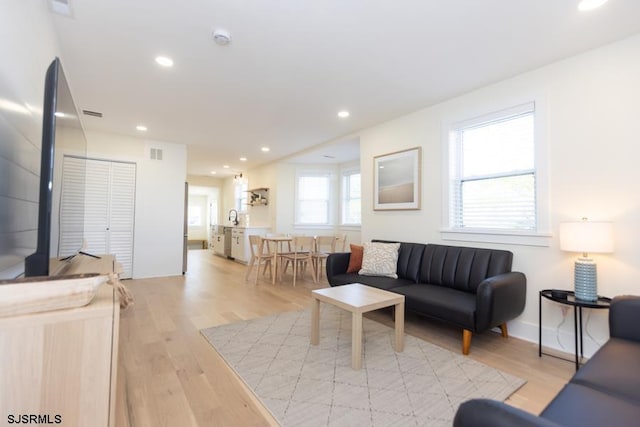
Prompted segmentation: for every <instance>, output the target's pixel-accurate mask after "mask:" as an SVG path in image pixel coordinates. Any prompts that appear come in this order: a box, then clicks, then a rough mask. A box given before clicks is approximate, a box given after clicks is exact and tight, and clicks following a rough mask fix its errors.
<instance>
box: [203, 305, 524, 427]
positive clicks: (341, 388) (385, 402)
mask: <svg viewBox="0 0 640 427" xmlns="http://www.w3.org/2000/svg"><path fill="white" fill-rule="evenodd" d="M310 331H311V312H310V310H305V311H296V312H288V313H281V314H278V315H275V316H270V317H264V318H260V319H255V320H248V321H242V322H237V323H232V324H228V325H222V326H217V327H213V328H208V329H203V330H202V331H201V332H202V334H203V335H204V336H205V337H206V339H207V340H208V341H209V342H210V343H211V345H212V346H213V347H214V348H215V349H216V350H217V351H218V352H219V353H220V354H221V355H222V357H224V359H225V360H226V361H227V363H229V365H230V366H231V367H232V368H233V369H234V370H235V371H236V372H237V373H238V375H239V376H240V377H241V378H242V379H243V380H244V381H245V383H246V384H247V385H248V386H249V387H250V388H251V389H252V390H253V391H254V392H255V394H256V395H257V396H258V397H259V398H260V400H261V401H262V402H263V403H264V405H265V406H266V407H267V408H268V409H269V410H270V411H271V413H272V414H273V415H274V416H275V417H276V418H277V419H278V421H279V422H280V423H281V424H282V425H284V426H326V425H329V426H349V427H351V426H369V425H372V426H450V425H451V422H452V420H453V416H454V414H455V411H456V409H457V407H458V405H459V404H460V403H462V402H463V401H465V400H467V399H470V398H474V397H486V398H492V399H498V400H504V399H506V398H507V397H509V396H510V395H511V394H512V393H513V392H514V391H516V390H517V389H518V388H520V387H521V386H522V385H523V384H524V383H525V381H524V380H522V379H519V378H516V377H514V376H511V375H508V374H505V373H504V372H500V371H498V370H496V369H493V368H491V367H488V366H486V365H483V364H482V363H479V362H476V361H474V360H472V359H471V358H469V357H465V356H462V355H461V354H456V353H453V352H451V351H449V350H445V349H443V348H440V347H438V346H436V345H434V344H430V343H428V342H426V341H423V340H421V339H418V338H415V337H413V336H410V335H405V348H404V351H403V352H402V353H396V352H395V351H394V350H393V335H394V332H393V329H392V328H389V327H388V326H385V325H383V324H381V323H378V322H375V321H373V320H370V319H367V318H364V319H363V331H364V332H363V335H364V346H363V354H364V360H363V364H362V366H363V367H362V369H360V370H359V371H354V370H353V369H351V313H347V312H345V311H343V310H340V309H338V308H335V307H333V306H330V305H326V304H322V311H321V317H320V344H319V345H318V346H312V345H311V344H310V343H309V337H310Z"/></svg>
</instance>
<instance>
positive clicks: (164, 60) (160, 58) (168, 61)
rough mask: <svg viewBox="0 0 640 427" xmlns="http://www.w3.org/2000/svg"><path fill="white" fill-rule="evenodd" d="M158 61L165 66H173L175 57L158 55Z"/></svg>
mask: <svg viewBox="0 0 640 427" xmlns="http://www.w3.org/2000/svg"><path fill="white" fill-rule="evenodd" d="M156 62H157V63H158V64H160V65H162V66H163V67H173V59H171V58H169V57H166V56H157V57H156Z"/></svg>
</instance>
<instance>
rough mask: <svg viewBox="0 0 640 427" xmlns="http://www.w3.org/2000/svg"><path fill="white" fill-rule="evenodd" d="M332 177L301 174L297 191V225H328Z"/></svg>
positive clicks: (311, 173) (318, 173) (309, 173)
mask: <svg viewBox="0 0 640 427" xmlns="http://www.w3.org/2000/svg"><path fill="white" fill-rule="evenodd" d="M330 184H331V175H330V174H329V173H324V172H299V173H298V180H297V190H296V223H297V224H308V225H328V224H329V205H330Z"/></svg>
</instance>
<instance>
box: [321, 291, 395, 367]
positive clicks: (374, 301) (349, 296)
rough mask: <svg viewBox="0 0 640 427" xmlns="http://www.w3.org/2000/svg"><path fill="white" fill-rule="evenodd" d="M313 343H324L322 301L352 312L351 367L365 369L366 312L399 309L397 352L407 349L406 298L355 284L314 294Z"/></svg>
mask: <svg viewBox="0 0 640 427" xmlns="http://www.w3.org/2000/svg"><path fill="white" fill-rule="evenodd" d="M311 296H312V297H313V304H312V310H311V344H313V345H317V344H318V343H319V342H320V301H322V302H325V303H328V304H332V305H335V306H336V307H339V308H341V309H343V310H347V311H350V312H351V314H352V320H351V367H352V368H353V369H360V368H361V367H362V313H366V312H369V311H373V310H378V309H379V308H385V307H390V306H392V305H393V306H395V331H396V336H395V350H396V351H397V352H401V351H402V350H404V295H400V294H395V293H393V292H389V291H384V290H382V289H378V288H374V287H371V286H366V285H362V284H360V283H354V284H351V285H343V286H336V287H334V288H327V289H317V290H315V291H311Z"/></svg>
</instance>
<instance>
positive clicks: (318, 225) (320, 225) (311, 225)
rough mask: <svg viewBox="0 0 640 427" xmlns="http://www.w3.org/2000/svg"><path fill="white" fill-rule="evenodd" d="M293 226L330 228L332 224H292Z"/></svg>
mask: <svg viewBox="0 0 640 427" xmlns="http://www.w3.org/2000/svg"><path fill="white" fill-rule="evenodd" d="M293 228H306V229H310V230H332V229H333V228H334V226H333V225H330V224H299V223H298V224H293Z"/></svg>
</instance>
